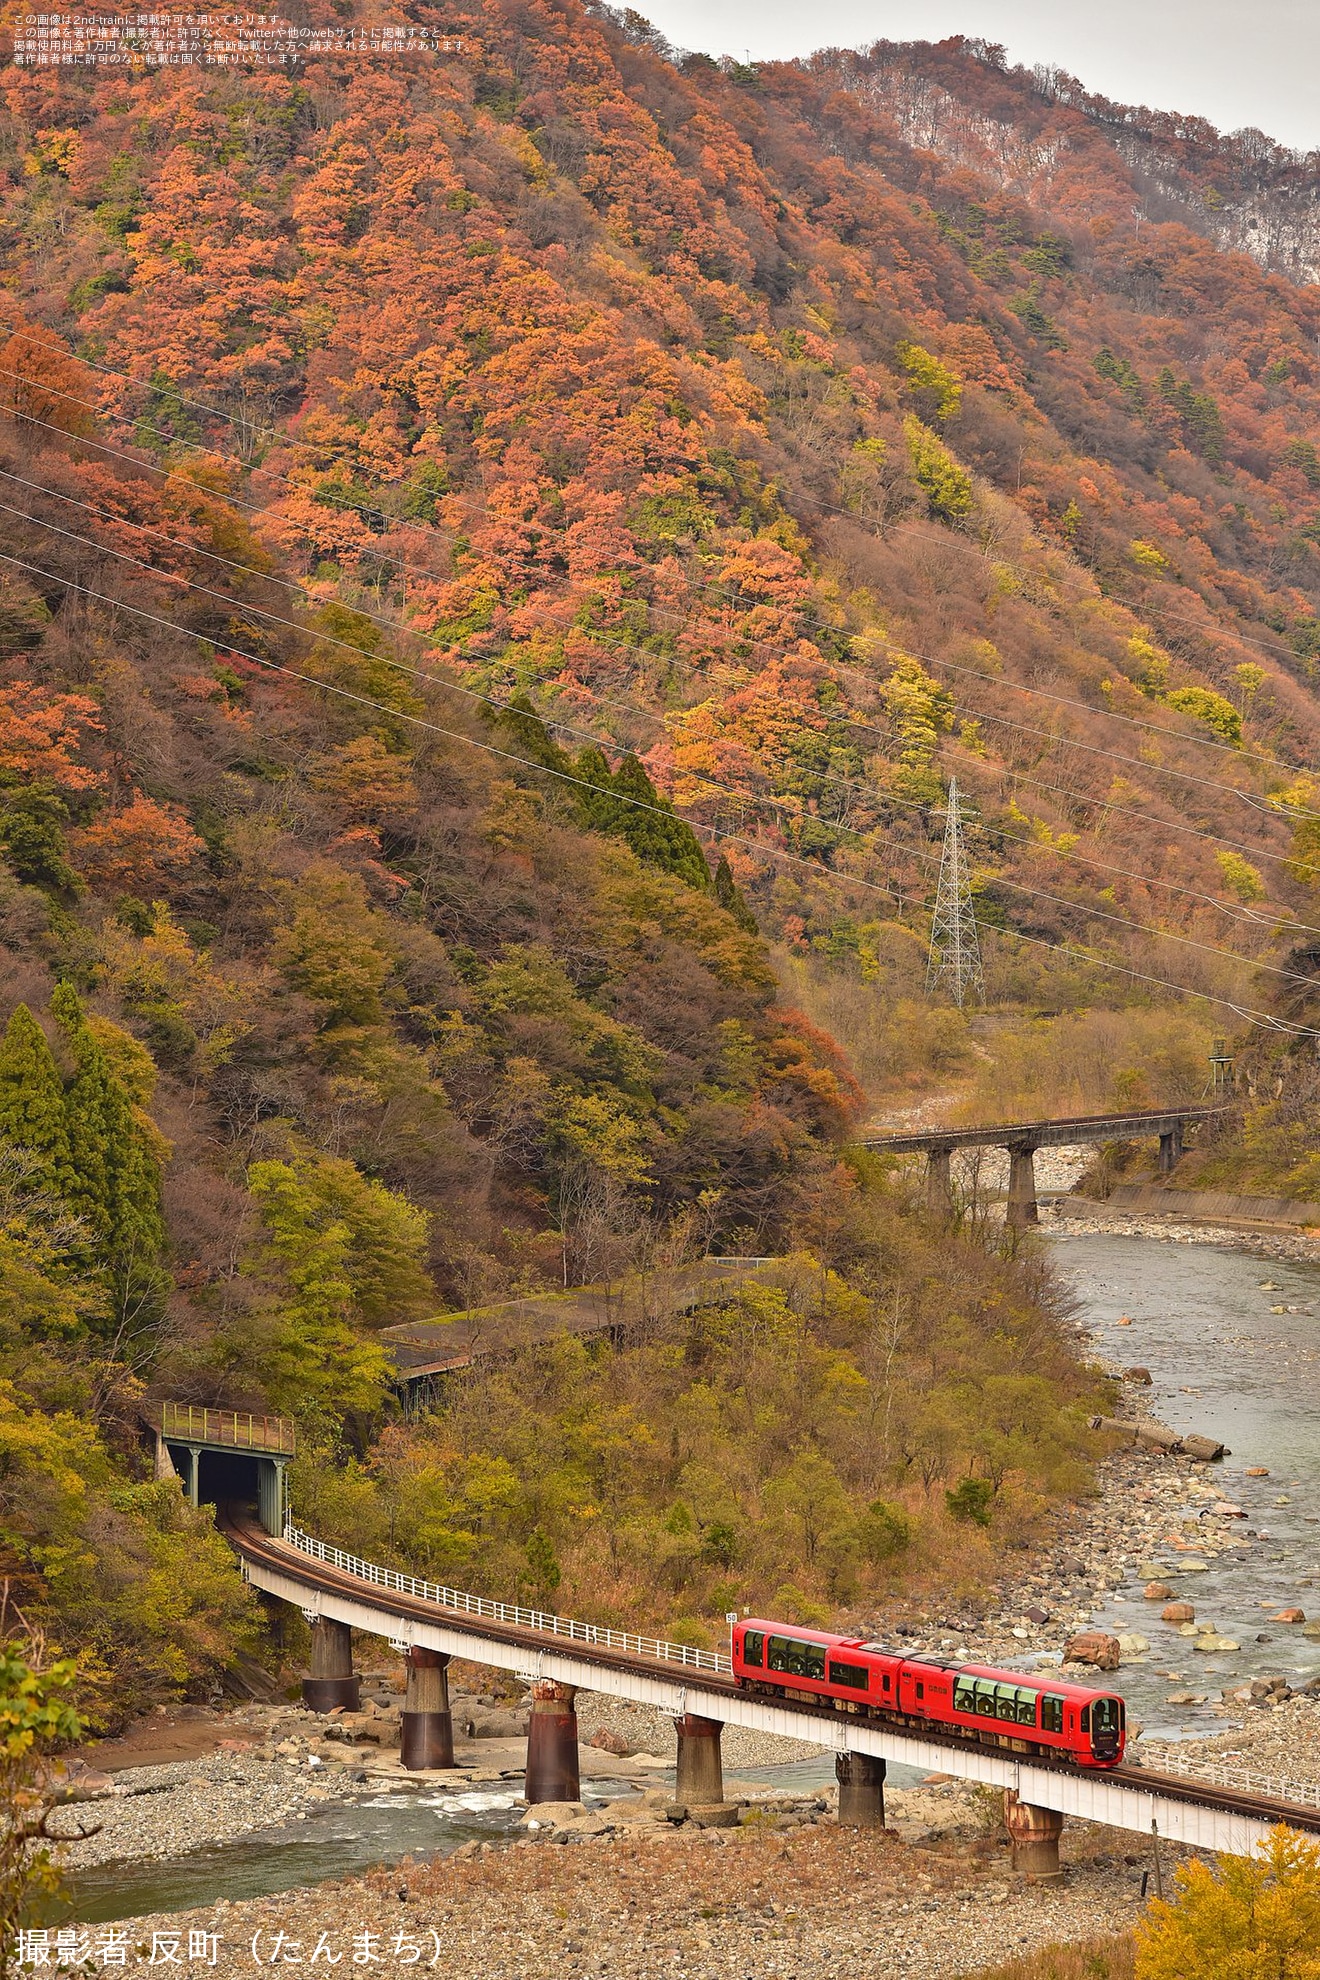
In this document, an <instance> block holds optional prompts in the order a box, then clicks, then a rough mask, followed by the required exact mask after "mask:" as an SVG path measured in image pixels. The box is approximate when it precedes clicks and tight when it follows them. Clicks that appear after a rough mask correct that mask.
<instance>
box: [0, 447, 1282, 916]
mask: <svg viewBox="0 0 1320 1980" xmlns="http://www.w3.org/2000/svg"><path fill="white" fill-rule="evenodd" d="M0 479H3V480H6V481H11V482H14V483H16V484H17V485H18V486H19V487H22V488H26V489H28V490H30V491H32V492H34V493H36V494H40V495H45V496H47V497H49V498H51V499H52V500H54V501H58V502H62V503H64V504H66V505H67V506H68V507H71V508H75V509H80V510H82V511H83V512H84V513H85V514H88V515H92V516H96V517H98V518H100V519H101V520H103V521H106V522H110V523H113V524H115V525H116V526H118V527H121V528H124V527H127V528H131V529H132V530H133V531H135V532H136V533H138V534H141V535H143V536H145V537H148V538H150V539H152V540H154V541H156V542H159V543H163V544H166V545H168V546H169V547H170V548H171V549H174V550H179V551H182V552H184V553H185V554H188V555H190V556H197V557H201V558H204V559H205V560H206V561H208V562H211V563H217V564H220V565H223V566H224V567H225V568H226V569H227V570H231V571H235V572H238V573H240V574H242V575H244V576H248V577H253V578H256V579H258V580H260V581H262V582H263V583H268V584H272V585H275V586H277V587H279V588H280V589H282V590H285V591H288V592H291V593H292V594H294V595H295V596H296V597H298V598H300V599H302V598H303V597H304V592H303V589H302V586H301V585H299V584H298V583H297V582H296V581H295V580H293V579H291V578H286V577H283V576H281V575H279V574H278V573H277V572H267V571H263V570H261V569H260V568H259V567H258V566H256V565H254V564H244V563H240V562H238V561H237V560H236V559H234V558H232V557H225V556H222V555H221V554H220V553H219V552H217V551H214V550H209V549H206V548H204V547H202V546H199V545H197V544H194V543H190V542H187V541H185V540H184V539H182V538H179V537H175V536H171V535H170V534H169V533H168V532H167V531H165V530H160V529H157V528H155V526H154V525H152V524H149V523H143V522H138V521H133V520H132V519H129V518H125V517H123V516H121V515H119V514H117V513H116V512H115V511H114V510H111V509H103V508H101V507H100V506H99V505H98V504H97V503H94V502H87V501H84V500H83V499H82V498H81V497H79V496H75V495H69V494H66V493H65V492H64V491H63V490H62V489H58V488H52V487H50V486H49V485H48V484H47V483H45V482H38V481H32V480H30V479H29V478H28V477H26V476H24V475H19V474H15V473H14V472H13V471H12V470H11V469H7V468H0ZM5 506H6V505H5V504H0V508H3V507H5ZM9 512H10V513H11V514H14V515H19V516H26V518H27V520H29V521H30V522H32V523H33V524H34V525H35V526H37V527H38V528H41V527H48V525H46V524H44V522H43V520H42V518H40V517H38V516H34V515H32V514H31V513H30V512H28V511H24V510H20V509H11V510H10V511H9ZM80 540H83V541H86V542H87V543H89V544H90V543H92V542H93V539H92V538H85V539H80ZM96 547H98V548H100V549H101V550H102V551H103V552H104V554H106V555H109V556H117V557H125V556H127V553H126V552H123V551H120V550H118V549H116V548H114V547H113V546H112V545H108V544H102V545H97V546H96ZM131 561H133V562H135V563H137V564H138V565H139V567H140V568H142V569H144V570H148V571H151V572H153V573H154V574H155V575H157V576H159V577H168V578H170V579H171V581H182V580H180V579H179V575H178V573H174V572H165V571H161V570H160V569H159V567H158V566H156V565H151V564H147V563H146V562H145V560H143V559H137V558H134V559H131ZM193 588H194V589H202V590H208V591H209V587H198V586H197V585H196V584H195V582H194V584H193ZM210 595H212V596H214V597H216V598H217V599H219V600H221V601H222V602H226V603H231V604H234V605H236V606H238V605H241V607H242V609H243V610H244V611H245V612H248V613H250V614H254V615H255V616H257V617H259V618H263V619H266V620H268V621H269V622H270V623H271V624H273V625H278V626H283V627H285V628H287V629H288V630H291V631H296V632H305V633H311V632H313V631H315V636H316V637H317V638H318V639H320V640H321V641H322V642H323V643H325V644H326V645H329V646H333V647H337V648H338V649H339V650H341V651H343V652H347V653H354V654H357V655H359V657H361V658H363V659H375V660H377V661H378V662H383V663H384V664H386V665H389V666H392V667H396V668H398V669H399V670H400V671H403V672H407V673H411V674H412V675H413V676H414V678H416V679H418V680H424V681H433V682H439V683H440V684H441V685H443V686H446V687H448V688H450V689H451V690H452V691H453V692H455V693H459V694H466V695H469V696H471V697H472V698H473V699H476V700H489V701H491V705H492V706H499V705H501V704H499V703H496V702H495V701H494V700H493V699H492V698H491V697H488V696H482V695H480V694H479V693H478V692H477V690H475V689H472V688H468V687H465V686H461V685H460V684H458V683H456V682H453V681H451V680H449V679H448V678H447V677H443V676H437V675H435V674H432V673H430V672H428V671H426V670H425V669H422V668H417V667H409V666H408V665H407V663H405V662H403V661H401V660H398V659H396V658H395V657H394V656H392V655H386V654H374V655H373V654H368V653H367V651H366V649H365V648H362V647H358V646H355V645H354V644H353V642H352V641H351V640H345V639H342V638H340V637H338V636H337V635H332V634H330V633H328V632H324V631H320V630H317V629H313V628H310V627H307V626H304V625H301V624H299V623H298V622H297V621H295V620H291V619H283V618H281V617H279V616H278V614H275V613H272V612H270V611H268V610H267V609H266V608H265V607H263V606H259V605H256V604H254V603H253V602H252V601H251V600H248V599H243V600H238V599H231V598H230V597H229V594H227V593H224V592H212V593H211V594H210ZM361 616H362V617H363V618H366V619H368V620H369V621H370V622H371V623H372V624H373V625H377V626H379V627H381V628H382V629H383V630H384V631H386V632H388V633H391V634H394V633H396V632H398V631H400V630H405V631H406V630H407V628H406V627H405V628H400V627H399V626H398V625H397V624H396V623H395V622H394V621H392V620H389V619H385V618H383V617H381V616H380V615H379V614H377V613H373V612H369V611H361ZM630 650H631V649H630ZM679 664H680V665H682V666H683V668H684V670H685V671H686V672H689V673H694V674H698V675H701V674H702V673H703V670H702V669H700V668H698V667H696V666H695V665H694V664H693V663H691V662H680V663H679ZM592 698H593V703H594V705H595V706H597V707H602V708H613V709H618V710H620V711H621V712H622V713H625V714H627V715H630V716H640V717H641V718H642V719H643V720H644V721H647V722H650V723H651V724H653V725H654V726H656V727H658V728H661V729H664V728H665V727H666V726H667V721H666V716H665V715H664V713H663V712H662V711H660V710H657V709H655V708H653V707H649V706H647V705H645V704H643V703H640V702H628V701H620V700H619V699H618V698H617V697H615V696H612V695H602V694H599V693H593V697H592ZM548 719H549V720H550V721H551V722H552V724H553V725H554V726H555V727H556V728H558V729H560V730H562V731H564V732H565V733H567V734H573V735H578V736H580V737H582V738H584V739H585V740H587V741H591V742H594V741H597V740H598V738H597V736H596V735H595V733H594V732H592V731H590V730H584V729H579V728H576V727H575V726H573V725H571V724H569V723H567V722H565V721H564V720H563V718H562V717H561V716H557V715H554V714H551V715H550V716H549V717H548ZM832 719H839V718H838V717H832ZM842 719H843V720H844V721H846V723H847V726H849V727H850V728H856V729H859V730H862V731H864V732H865V733H867V734H868V735H871V736H875V737H881V738H883V737H884V735H885V731H883V730H882V729H880V728H879V727H878V726H877V725H876V724H873V723H868V722H863V721H861V720H859V719H858V718H857V717H855V716H850V717H844V718H842ZM814 774H815V775H816V776H817V777H819V778H820V779H821V780H822V781H823V782H825V783H826V784H828V785H830V786H831V787H833V788H835V789H841V790H843V791H846V792H848V793H850V794H857V795H858V796H861V797H863V798H865V799H867V800H869V801H871V802H879V803H880V804H881V805H883V806H886V807H887V806H890V805H893V806H898V807H901V808H903V809H906V810H910V811H914V812H917V813H919V814H921V815H922V816H923V817H924V816H925V815H926V814H927V813H928V811H929V809H930V807H929V806H928V805H927V804H926V803H925V802H924V801H922V800H920V799H916V798H905V797H903V796H901V795H900V794H899V793H897V792H895V791H892V790H891V791H879V790H876V789H873V788H872V787H871V786H870V785H867V784H864V783H861V782H859V781H858V780H857V779H855V778H849V777H842V776H839V775H838V774H837V773H835V772H832V771H826V770H817V771H816V772H815V773H814ZM1003 774H1005V775H1014V774H1015V773H1013V772H1009V771H1005V772H1004V773H1003ZM1026 781H1028V782H1030V781H1033V780H1031V779H1027V780H1026ZM1045 788H1050V787H1049V786H1046V787H1045ZM1070 795H1072V796H1074V797H1075V798H1077V800H1078V801H1079V802H1086V803H1090V804H1093V805H1097V806H1103V803H1104V801H1103V800H1102V799H1093V798H1082V797H1081V795H1080V794H1079V793H1070ZM1187 829H1189V830H1193V831H1194V830H1195V828H1194V827H1189V828H1187ZM995 831H996V834H997V836H999V837H1001V838H1003V839H1006V840H1007V841H1008V842H1009V843H1010V844H1013V845H1021V846H1025V847H1027V848H1028V849H1031V848H1032V847H1034V846H1035V845H1036V844H1037V841H1035V840H1034V839H1032V838H1030V837H1028V836H1026V835H1024V834H1022V833H1015V832H1010V831H1007V830H1006V829H1005V828H1004V827H1003V826H1002V825H997V826H996V827H995ZM1198 836H1205V835H1198ZM1217 843H1228V842H1223V841H1218V842H1217ZM906 849H907V850H908V852H909V854H910V855H911V856H912V857H914V858H916V859H919V860H925V861H928V862H930V863H933V855H932V854H930V853H929V852H928V851H927V850H926V849H925V848H923V847H917V846H911V845H908V846H907V848H906ZM1050 850H1051V851H1052V853H1053V854H1054V855H1055V856H1056V857H1058V858H1061V859H1064V860H1066V861H1068V862H1069V863H1072V864H1077V865H1082V866H1087V867H1090V868H1092V869H1093V870H1095V871H1096V872H1099V873H1106V874H1111V875H1113V876H1115V877H1117V878H1120V879H1125V880H1132V881H1135V882H1137V883H1138V884H1140V885H1142V886H1144V887H1157V888H1159V889H1160V890H1161V891H1162V892H1165V893H1169V894H1174V895H1177V896H1178V897H1179V898H1181V899H1184V900H1190V901H1195V902H1198V903H1199V904H1200V905H1201V906H1203V907H1210V908H1213V909H1214V910H1215V911H1216V912H1217V913H1219V914H1221V915H1223V916H1224V917H1225V918H1226V919H1227V920H1229V921H1231V922H1233V923H1235V924H1236V925H1238V926H1248V927H1253V928H1259V927H1262V926H1266V925H1269V923H1270V922H1272V921H1277V919H1278V917H1277V915H1275V916H1272V917H1269V918H1266V917H1263V916H1260V915H1255V914H1250V913H1242V912H1240V911H1239V910H1237V909H1235V908H1234V907H1233V906H1231V905H1230V904H1229V903H1228V902H1225V901H1221V900H1219V899H1217V898H1216V896H1215V895H1213V894H1207V893H1206V892H1205V891H1204V890H1203V889H1201V888H1196V887H1187V886H1183V885H1180V884H1179V883H1178V882H1177V881H1173V880H1166V879H1164V878H1162V877H1160V876H1158V875H1154V874H1140V873H1134V872H1132V871H1131V870H1130V869H1129V868H1127V867H1121V866H1115V865H1114V864H1113V863H1112V862H1111V861H1108V860H1101V859H1098V858H1096V857H1095V856H1094V855H1093V854H1090V853H1085V852H1080V851H1079V850H1078V849H1077V848H1076V847H1071V846H1070V847H1066V848H1065V847H1059V846H1053V847H1051V848H1050ZM1241 850H1242V851H1244V852H1257V856H1260V855H1259V852H1258V851H1257V849H1256V848H1254V847H1250V846H1244V847H1242V848H1241ZM1280 857H1282V856H1280ZM1286 925H1287V926H1288V927H1289V928H1295V929H1297V930H1298V931H1299V932H1304V933H1310V934H1318V935H1320V927H1315V928H1313V927H1311V926H1310V924H1308V923H1306V922H1302V921H1300V920H1296V919H1292V920H1289V921H1288V922H1287V923H1286Z"/></svg>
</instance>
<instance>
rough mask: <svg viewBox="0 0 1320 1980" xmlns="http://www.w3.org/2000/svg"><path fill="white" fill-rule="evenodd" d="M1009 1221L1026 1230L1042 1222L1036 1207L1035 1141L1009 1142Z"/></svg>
mask: <svg viewBox="0 0 1320 1980" xmlns="http://www.w3.org/2000/svg"><path fill="white" fill-rule="evenodd" d="M1007 1216H1008V1222H1009V1224H1010V1225H1011V1226H1012V1228H1013V1229H1014V1230H1026V1229H1027V1228H1028V1226H1029V1225H1031V1224H1038V1223H1039V1222H1040V1212H1039V1211H1038V1209H1037V1208H1036V1149H1035V1144H1034V1143H1033V1142H1021V1141H1019V1142H1011V1141H1010V1142H1009V1144H1008V1212H1007Z"/></svg>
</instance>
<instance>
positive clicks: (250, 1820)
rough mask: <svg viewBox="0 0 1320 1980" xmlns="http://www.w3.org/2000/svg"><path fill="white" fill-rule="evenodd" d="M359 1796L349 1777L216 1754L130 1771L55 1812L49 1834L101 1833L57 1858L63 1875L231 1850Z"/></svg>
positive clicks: (284, 1762)
mask: <svg viewBox="0 0 1320 1980" xmlns="http://www.w3.org/2000/svg"><path fill="white" fill-rule="evenodd" d="M361 1792H362V1789H361V1787H360V1786H358V1785H356V1784H355V1783H354V1781H353V1780H352V1778H351V1776H350V1775H349V1773H348V1771H347V1770H342V1771H341V1770H337V1769H331V1768H326V1767H320V1768H309V1767H308V1766H307V1765H306V1763H305V1761H304V1762H303V1763H302V1764H301V1765H299V1763H298V1762H296V1761H289V1760H281V1761H279V1762H277V1763H276V1764H274V1765H272V1764H271V1763H270V1762H267V1761H262V1760H256V1759H253V1758H252V1757H251V1756H249V1755H247V1754H242V1753H232V1754H230V1753H227V1754H215V1755H213V1756H211V1757H209V1758H207V1759H204V1760H185V1761H180V1762H178V1763H177V1764H175V1765H172V1766H168V1767H134V1768H132V1769H131V1770H130V1771H129V1772H128V1773H126V1774H123V1775H121V1776H120V1777H119V1779H118V1781H117V1783H116V1786H115V1788H114V1790H113V1791H112V1792H110V1793H108V1794H105V1795H102V1796H99V1797H98V1798H97V1799H96V1800H94V1801H91V1802H87V1803H80V1804H78V1805H77V1806H75V1807H73V1808H69V1809H61V1810H59V1811H57V1813H56V1814H55V1816H54V1817H53V1819H52V1824H51V1826H52V1828H53V1829H56V1830H58V1831H60V1832H62V1833H64V1834H73V1833H76V1832H77V1830H78V1829H79V1828H80V1827H87V1826H89V1825H90V1824H92V1823H96V1824H98V1825H99V1827H98V1832H97V1834H96V1835H94V1836H91V1837H89V1838H88V1839H87V1841H86V1842H74V1843H70V1844H68V1845H67V1846H66V1847H65V1848H64V1849H63V1850H62V1851H61V1853H60V1861H61V1863H62V1864H63V1865H64V1867H66V1868H68V1869H85V1868H88V1867H89V1866H90V1865H92V1864H96V1863H118V1862H127V1861H130V1860H137V1861H142V1860H146V1859H149V1860H151V1861H153V1862H161V1861H163V1860H164V1859H165V1858H167V1857H174V1856H184V1855H186V1854H188V1852H189V1851H191V1850H196V1849H203V1848H214V1847H216V1846H217V1845H219V1844H221V1843H227V1842H233V1841H235V1840H236V1838H237V1837H239V1836H246V1835H250V1834H251V1833H252V1831H253V1830H254V1829H268V1828H273V1827H275V1826H277V1825H278V1824H281V1823H286V1822H299V1821H302V1820H304V1819H305V1818H306V1817H307V1816H308V1815H310V1814H311V1813H312V1812H313V1811H314V1810H315V1809H317V1808H320V1807H322V1806H323V1805H324V1804H325V1803H326V1802H327V1801H332V1800H348V1799H350V1798H351V1797H352V1796H353V1795H354V1794H360V1793H361Z"/></svg>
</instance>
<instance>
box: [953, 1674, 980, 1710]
mask: <svg viewBox="0 0 1320 1980" xmlns="http://www.w3.org/2000/svg"><path fill="white" fill-rule="evenodd" d="M953 1709H954V1711H955V1712H974V1711H975V1710H976V1684H975V1681H974V1680H973V1679H972V1678H968V1677H957V1678H955V1679H954V1683H953Z"/></svg>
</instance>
